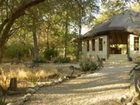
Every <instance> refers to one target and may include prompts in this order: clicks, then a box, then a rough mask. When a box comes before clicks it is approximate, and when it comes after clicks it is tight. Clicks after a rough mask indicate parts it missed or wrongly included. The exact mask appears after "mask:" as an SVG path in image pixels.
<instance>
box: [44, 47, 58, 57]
mask: <svg viewBox="0 0 140 105" xmlns="http://www.w3.org/2000/svg"><path fill="white" fill-rule="evenodd" d="M57 55H58V51H57V50H55V48H53V47H52V48H48V49H45V51H44V58H46V59H47V60H52V58H55V57H57Z"/></svg>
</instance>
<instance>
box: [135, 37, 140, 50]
mask: <svg viewBox="0 0 140 105" xmlns="http://www.w3.org/2000/svg"><path fill="white" fill-rule="evenodd" d="M134 51H139V37H136V36H135V37H134Z"/></svg>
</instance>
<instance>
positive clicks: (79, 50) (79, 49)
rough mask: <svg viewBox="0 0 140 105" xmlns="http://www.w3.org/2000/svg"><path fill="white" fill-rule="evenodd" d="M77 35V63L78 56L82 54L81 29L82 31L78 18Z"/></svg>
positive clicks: (80, 21) (80, 20)
mask: <svg viewBox="0 0 140 105" xmlns="http://www.w3.org/2000/svg"><path fill="white" fill-rule="evenodd" d="M78 26H79V35H78V42H77V56H76V57H77V60H78V61H79V59H80V54H81V52H82V41H81V29H82V19H81V17H80V19H79V24H78Z"/></svg>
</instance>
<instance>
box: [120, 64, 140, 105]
mask: <svg viewBox="0 0 140 105" xmlns="http://www.w3.org/2000/svg"><path fill="white" fill-rule="evenodd" d="M129 75H130V88H129V95H125V96H122V97H121V100H120V101H121V103H122V105H139V104H140V65H136V66H135V67H133V68H132V70H131V71H130V72H129Z"/></svg>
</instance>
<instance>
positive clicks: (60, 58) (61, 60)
mask: <svg viewBox="0 0 140 105" xmlns="http://www.w3.org/2000/svg"><path fill="white" fill-rule="evenodd" d="M70 61H71V60H70V58H69V57H66V58H65V57H57V58H56V59H55V60H54V63H69V62H70Z"/></svg>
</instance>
